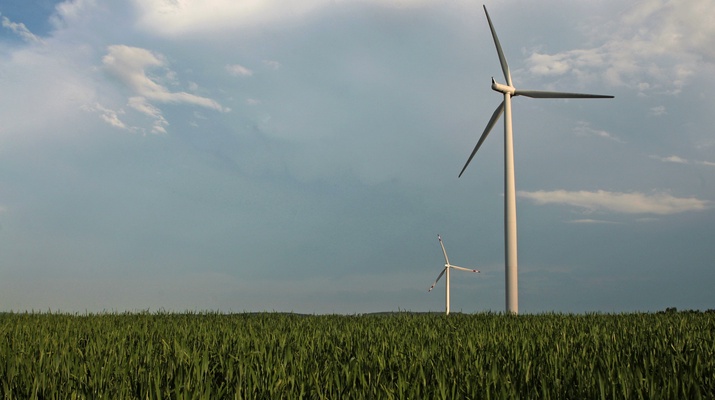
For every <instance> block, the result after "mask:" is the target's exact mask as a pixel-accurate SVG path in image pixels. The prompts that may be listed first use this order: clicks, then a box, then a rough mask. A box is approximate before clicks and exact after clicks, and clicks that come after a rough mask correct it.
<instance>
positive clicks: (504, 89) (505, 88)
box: [492, 78, 516, 96]
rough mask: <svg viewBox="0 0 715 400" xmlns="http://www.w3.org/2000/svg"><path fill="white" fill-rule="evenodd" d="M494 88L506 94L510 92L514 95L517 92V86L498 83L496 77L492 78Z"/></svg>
mask: <svg viewBox="0 0 715 400" xmlns="http://www.w3.org/2000/svg"><path fill="white" fill-rule="evenodd" d="M492 90H494V91H496V92H499V93H504V94H507V93H509V94H510V95H512V96H514V94H515V93H516V88H515V87H514V86H509V85H503V84H501V83H497V82H496V81H495V80H494V78H492Z"/></svg>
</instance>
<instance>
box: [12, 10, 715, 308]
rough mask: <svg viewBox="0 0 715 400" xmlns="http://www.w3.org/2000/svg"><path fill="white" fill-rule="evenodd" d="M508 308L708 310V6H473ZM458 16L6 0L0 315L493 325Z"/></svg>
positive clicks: (492, 284) (483, 198)
mask: <svg viewBox="0 0 715 400" xmlns="http://www.w3.org/2000/svg"><path fill="white" fill-rule="evenodd" d="M486 7H487V9H488V10H489V13H490V16H491V18H492V21H493V23H494V26H495V29H496V31H497V33H498V34H499V39H500V41H501V44H502V47H503V49H504V52H505V55H506V58H507V60H508V62H509V66H510V69H511V75H512V78H513V82H514V85H515V87H517V88H520V89H531V90H558V91H568V92H583V93H596V94H609V95H614V96H615V98H614V99H608V100H606V99H587V100H584V99H578V100H573V99H571V100H554V99H531V98H524V97H517V98H515V99H514V100H513V127H514V128H513V129H514V142H515V145H514V146H515V160H516V186H517V218H518V237H519V248H518V250H519V266H518V267H519V311H520V313H547V312H559V313H584V312H602V313H615V312H635V311H646V312H653V311H659V310H664V309H665V308H668V307H676V308H678V309H700V310H706V309H715V291H713V290H712V287H713V286H715V241H714V239H713V238H714V237H715V113H714V112H713V110H715V99H714V98H713V96H712V95H711V93H712V92H713V91H715V25H713V24H712V21H713V20H715V5H713V4H712V2H711V1H710V0H688V1H686V2H679V1H664V0H639V1H632V2H623V1H620V0H605V1H599V2H591V1H570V0H569V1H566V0H545V1H540V2H531V1H525V0H522V1H517V0H509V1H499V2H497V1H489V2H487V3H486ZM492 77H494V78H495V79H496V80H497V81H498V82H502V83H503V82H504V78H503V76H502V72H501V68H500V64H499V59H498V57H497V53H496V51H495V48H494V43H493V41H492V38H491V34H490V31H489V26H488V24H487V20H486V17H485V15H484V10H483V9H482V4H481V3H478V2H473V1H465V0H450V1H446V0H301V1H288V2H286V1H284V0H281V1H279V0H245V1H241V2H236V1H229V0H206V1H195V0H193V1H192V0H172V1H169V0H130V1H123V2H115V1H100V0H67V1H56V0H32V1H27V0H3V1H2V3H0V88H1V89H0V311H48V310H49V311H62V312H74V313H85V312H91V313H94V312H124V311H130V312H131V311H147V310H148V311H176V312H181V311H219V312H260V311H280V312H297V313H309V314H333V313H338V314H362V313H370V312H383V311H400V310H407V311H420V312H421V311H439V310H443V309H444V301H445V300H444V291H445V287H444V281H440V282H439V283H438V285H437V287H436V289H435V290H433V291H432V292H429V293H428V292H427V289H428V288H429V287H430V285H431V284H432V283H433V282H434V280H435V279H436V277H437V275H438V274H439V273H440V271H441V269H442V268H443V266H444V260H443V257H442V253H441V249H440V247H439V242H438V241H437V235H438V234H441V235H442V238H443V240H444V244H445V247H446V249H447V252H448V254H449V257H450V261H451V262H452V263H454V264H456V265H460V266H463V267H469V268H478V269H480V270H481V273H480V274H471V273H466V272H462V271H455V272H454V273H452V280H451V287H452V290H451V298H452V301H451V309H452V311H453V312H454V311H462V312H466V313H474V312H484V311H494V312H503V311H504V309H505V289H504V285H505V283H504V227H503V220H504V216H503V210H504V204H503V201H504V200H503V191H504V189H503V179H504V178H503V169H504V167H503V122H502V121H501V120H500V122H499V123H498V124H497V125H496V126H495V128H494V130H493V131H492V133H491V134H490V135H489V137H488V138H487V140H486V141H485V142H484V145H483V146H482V147H481V149H480V150H479V152H478V153H477V155H476V156H475V158H474V159H473V160H472V162H471V164H470V165H469V168H468V169H467V170H466V171H465V173H464V175H463V176H462V177H461V178H458V177H457V175H458V174H459V171H460V170H461V168H462V166H463V165H464V163H465V162H466V159H467V157H468V156H469V154H470V153H471V151H472V149H473V148H474V145H475V144H476V142H477V140H478V139H479V136H480V135H481V134H482V131H483V130H484V128H485V126H486V124H487V122H488V120H489V118H490V117H491V115H492V113H493V111H494V109H495V108H496V107H497V106H498V105H499V103H500V102H501V100H502V98H501V95H500V94H499V93H497V92H494V91H492V90H491V88H490V84H491V78H492Z"/></svg>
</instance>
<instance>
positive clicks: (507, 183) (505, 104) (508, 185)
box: [459, 6, 613, 314]
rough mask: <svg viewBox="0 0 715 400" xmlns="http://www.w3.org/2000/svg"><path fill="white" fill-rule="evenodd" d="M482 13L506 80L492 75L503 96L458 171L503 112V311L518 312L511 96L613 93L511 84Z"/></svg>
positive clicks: (590, 96) (591, 96)
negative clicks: (538, 88) (496, 78)
mask: <svg viewBox="0 0 715 400" xmlns="http://www.w3.org/2000/svg"><path fill="white" fill-rule="evenodd" d="M484 13H485V14H486V15H487V22H489V29H490V30H491V31H492V37H493V38H494V45H495V46H496V48H497V54H498V55H499V63H500V64H501V69H502V72H504V78H505V79H506V85H504V84H501V83H497V82H496V81H495V80H494V78H492V89H493V90H495V91H497V92H500V93H502V94H503V95H504V101H502V103H501V104H499V106H498V107H497V109H496V110H494V114H492V117H491V119H490V120H489V123H487V127H486V129H484V132H483V133H482V136H481V137H480V138H479V141H478V142H477V145H476V146H475V147H474V150H473V151H472V154H470V155H469V159H468V160H467V162H466V163H465V164H464V168H462V172H460V173H459V176H460V177H461V176H462V174H463V173H464V170H465V169H467V166H468V165H469V162H470V161H472V158H473V157H474V154H476V152H477V150H479V147H480V146H481V145H482V143H483V142H484V139H486V138H487V135H489V131H491V130H492V128H493V127H494V124H496V122H497V120H498V119H499V117H500V116H501V114H502V112H503V113H504V241H505V246H504V247H505V264H506V265H505V270H506V311H507V312H508V313H513V314H517V313H518V312H519V292H518V277H517V270H518V267H517V266H518V262H517V249H516V189H515V182H514V143H513V137H512V127H511V98H512V97H515V96H526V97H532V98H536V99H599V98H613V96H604V95H597V94H582V93H563V92H544V91H539V90H520V89H517V88H515V87H514V84H513V83H512V81H511V74H510V73H509V65H508V64H507V62H506V57H505V56H504V52H503V51H502V48H501V44H499V39H498V38H497V33H496V31H495V30H494V25H493V24H492V20H491V18H489V13H488V12H487V7H486V6H484Z"/></svg>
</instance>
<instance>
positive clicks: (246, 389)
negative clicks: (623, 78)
mask: <svg viewBox="0 0 715 400" xmlns="http://www.w3.org/2000/svg"><path fill="white" fill-rule="evenodd" d="M0 396H3V398H6V399H33V398H37V399H47V398H52V399H55V398H107V399H132V398H136V399H163V398H172V399H174V398H205V399H221V398H230V399H234V398H236V399H243V398H246V399H289V398H305V399H348V398H349V399H361V398H362V399H389V398H404V399H457V398H477V399H503V398H522V399H633V398H646V399H658V398H665V399H698V398H703V399H712V398H715V314H714V313H701V312H677V311H675V310H670V311H668V312H663V313H649V314H617V315H610V314H586V315H562V314H542V315H521V316H507V315H500V314H474V315H465V314H453V315H450V316H449V317H446V316H444V315H437V314H412V313H397V314H393V315H354V316H341V315H327V316H311V315H308V316H306V315H294V314H280V313H258V314H228V315H226V314H218V313H186V314H170V313H157V314H151V313H137V314H98V315H68V314H51V313H45V314H33V313H29V314H22V313H4V314H0Z"/></svg>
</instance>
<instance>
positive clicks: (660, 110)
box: [650, 106, 668, 117]
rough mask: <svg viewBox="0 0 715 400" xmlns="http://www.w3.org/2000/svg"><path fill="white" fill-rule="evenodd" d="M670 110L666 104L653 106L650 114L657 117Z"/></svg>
mask: <svg viewBox="0 0 715 400" xmlns="http://www.w3.org/2000/svg"><path fill="white" fill-rule="evenodd" d="M667 113H668V112H667V111H666V110H665V106H657V107H652V108H651V109H650V115H653V116H655V117H660V116H661V115H665V114H667Z"/></svg>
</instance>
